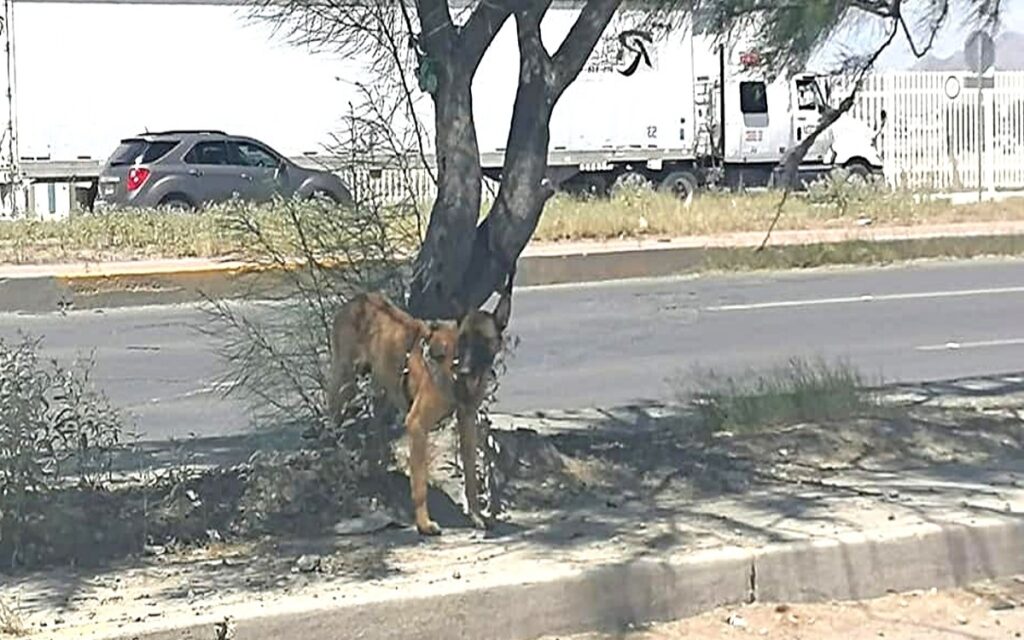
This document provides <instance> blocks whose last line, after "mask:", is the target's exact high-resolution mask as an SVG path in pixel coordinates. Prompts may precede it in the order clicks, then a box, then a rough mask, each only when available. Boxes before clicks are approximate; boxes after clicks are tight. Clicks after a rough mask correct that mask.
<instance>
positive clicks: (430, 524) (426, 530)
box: [416, 520, 441, 536]
mask: <svg viewBox="0 0 1024 640" xmlns="http://www.w3.org/2000/svg"><path fill="white" fill-rule="evenodd" d="M416 530H417V531H419V532H420V535H421V536H439V535H441V527H440V526H439V525H438V524H437V523H436V522H434V521H433V520H427V523H426V524H425V525H420V524H417V525H416Z"/></svg>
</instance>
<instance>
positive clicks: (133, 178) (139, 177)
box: [127, 167, 149, 191]
mask: <svg viewBox="0 0 1024 640" xmlns="http://www.w3.org/2000/svg"><path fill="white" fill-rule="evenodd" d="M148 179H149V169H143V168H142V167H133V168H131V169H129V170H128V184H127V186H128V191H135V190H136V189H138V188H139V187H141V186H142V185H144V184H146V180H148Z"/></svg>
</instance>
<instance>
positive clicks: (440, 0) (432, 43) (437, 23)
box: [399, 0, 455, 52]
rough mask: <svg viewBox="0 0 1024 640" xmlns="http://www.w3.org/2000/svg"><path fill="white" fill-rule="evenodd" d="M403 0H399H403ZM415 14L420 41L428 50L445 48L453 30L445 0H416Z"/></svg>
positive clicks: (453, 25) (433, 50)
mask: <svg viewBox="0 0 1024 640" xmlns="http://www.w3.org/2000/svg"><path fill="white" fill-rule="evenodd" d="M404 1H405V0H399V2H404ZM416 15H417V16H418V17H419V19H420V28H421V29H422V33H421V34H420V38H421V41H422V43H423V45H424V47H425V48H426V49H427V50H428V51H432V52H437V51H440V50H441V49H447V48H448V45H450V44H451V37H452V34H453V33H454V30H455V23H453V22H452V14H451V11H450V10H449V9H448V1H447V0H416Z"/></svg>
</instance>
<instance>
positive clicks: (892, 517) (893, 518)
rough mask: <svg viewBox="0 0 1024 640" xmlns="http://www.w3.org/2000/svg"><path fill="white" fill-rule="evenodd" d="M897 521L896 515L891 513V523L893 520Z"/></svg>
mask: <svg viewBox="0 0 1024 640" xmlns="http://www.w3.org/2000/svg"><path fill="white" fill-rule="evenodd" d="M895 519H896V516H895V515H894V514H891V513H890V514H889V521H890V522H892V521H893V520H895Z"/></svg>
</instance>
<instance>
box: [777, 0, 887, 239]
mask: <svg viewBox="0 0 1024 640" xmlns="http://www.w3.org/2000/svg"><path fill="white" fill-rule="evenodd" d="M899 4H900V0H894V2H893V7H894V10H895V11H896V12H897V14H898V11H899ZM897 33H899V25H898V24H894V25H892V29H891V30H890V32H889V35H888V36H887V37H886V39H885V41H884V42H883V43H882V44H881V45H880V46H879V47H878V48H877V49H875V51H874V52H873V53H872V54H871V55H870V56H869V57H868V59H867V60H866V61H865V62H864V63H863V64H862V66H861V67H860V69H859V70H858V71H857V75H856V80H855V82H854V83H853V88H852V89H851V90H850V93H849V95H847V96H846V97H845V98H844V99H843V101H842V102H841V103H839V106H838V107H836V108H835V109H828V110H827V111H826V112H825V114H824V116H823V117H822V118H821V121H819V122H818V125H817V126H816V127H815V128H814V131H811V132H810V133H809V134H807V136H806V137H804V139H803V141H802V142H801V143H800V144H798V145H797V146H795V147H793V148H792V149H790V150H789V152H788V153H787V154H786V157H785V159H784V160H783V176H784V177H783V180H784V181H785V185H784V191H783V192H782V198H781V200H780V201H779V204H778V206H777V207H776V209H775V217H774V218H772V221H771V224H770V225H768V231H767V232H766V233H765V235H764V240H762V241H761V245H760V246H759V247H758V248H757V251H763V250H764V248H765V247H767V246H768V240H769V239H771V236H772V231H774V230H775V225H777V224H778V222H779V218H781V217H782V210H783V208H784V207H785V206H786V201H787V200H788V199H789V194H790V192H791V191H792V190H793V186H794V183H795V182H796V176H797V171H798V169H799V168H800V162H801V161H802V160H803V159H804V156H806V155H807V152H808V151H809V150H810V148H811V145H813V144H814V142H815V141H816V140H817V139H818V136H820V135H821V134H822V133H824V132H825V130H826V129H828V128H829V127H831V126H832V125H833V124H835V122H836V121H837V120H839V118H841V117H842V116H843V114H845V113H846V112H848V111H849V110H850V109H852V108H853V105H854V104H855V103H856V99H857V94H858V93H859V92H860V88H861V86H862V85H863V84H864V79H865V78H866V77H867V74H868V72H869V71H870V70H871V69H872V67H874V66H875V63H876V62H877V61H878V58H879V57H881V55H882V52H883V51H885V50H886V49H887V48H889V45H890V44H892V42H893V40H894V39H895V38H896V34H897Z"/></svg>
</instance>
